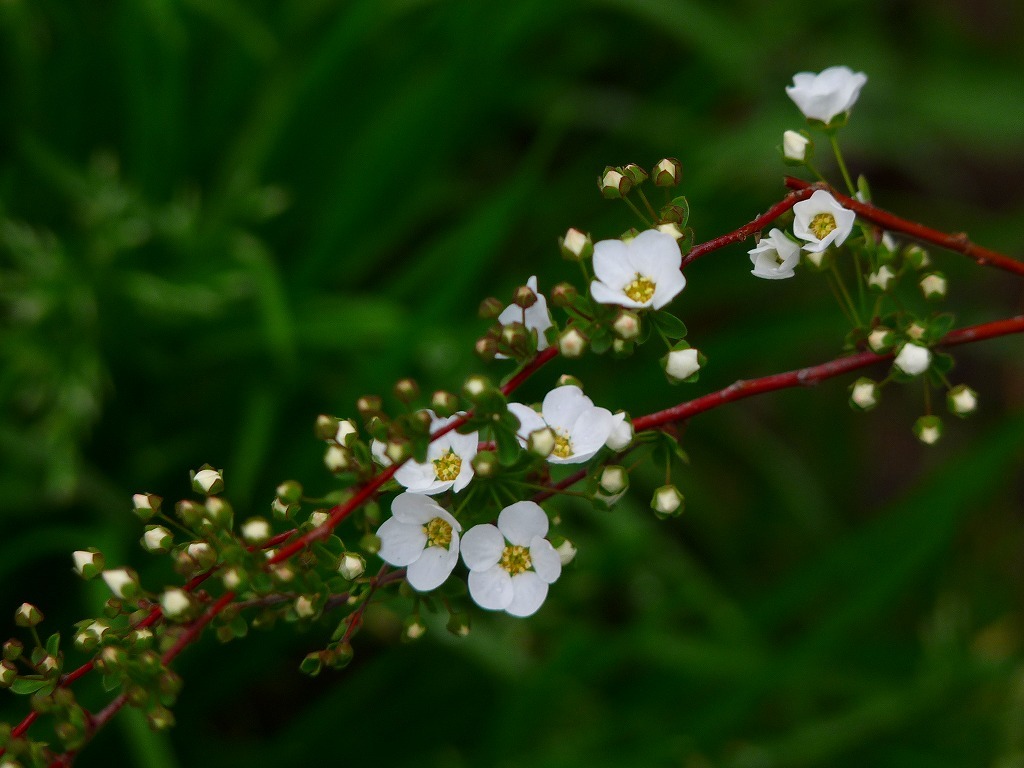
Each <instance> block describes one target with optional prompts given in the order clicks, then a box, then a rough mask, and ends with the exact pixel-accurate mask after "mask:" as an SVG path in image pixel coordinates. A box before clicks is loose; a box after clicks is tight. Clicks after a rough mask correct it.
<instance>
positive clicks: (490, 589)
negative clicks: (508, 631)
mask: <svg viewBox="0 0 1024 768" xmlns="http://www.w3.org/2000/svg"><path fill="white" fill-rule="evenodd" d="M547 532H548V516H547V515H546V514H545V513H544V510H543V509H541V508H540V506H539V505H538V504H536V503H534V502H532V501H517V502H516V503H515V504H512V505H511V506H508V507H505V508H504V509H503V510H501V513H500V514H499V515H498V524H497V525H496V526H495V525H490V524H483V525H475V526H473V527H472V528H470V529H469V530H468V531H466V535H465V536H464V537H463V539H462V560H463V562H465V564H466V567H467V568H469V594H470V596H471V597H472V598H473V600H474V601H475V602H476V604H477V605H479V606H480V607H481V608H486V609H488V610H492V611H505V612H506V613H509V614H511V615H512V616H530V615H532V614H534V613H536V612H537V610H538V609H539V608H540V607H541V605H542V604H543V603H544V599H545V598H546V597H547V594H548V585H549V584H553V583H554V582H555V580H556V579H558V577H559V576H560V575H561V573H562V562H561V558H560V557H559V554H558V552H556V551H555V548H554V547H553V546H551V542H549V541H548V540H547V539H546V538H545V536H547Z"/></svg>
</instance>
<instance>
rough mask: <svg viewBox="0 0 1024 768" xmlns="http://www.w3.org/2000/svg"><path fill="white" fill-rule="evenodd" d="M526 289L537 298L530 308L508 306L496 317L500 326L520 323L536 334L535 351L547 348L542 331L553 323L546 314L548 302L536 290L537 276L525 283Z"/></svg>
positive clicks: (497, 355)
mask: <svg viewBox="0 0 1024 768" xmlns="http://www.w3.org/2000/svg"><path fill="white" fill-rule="evenodd" d="M526 287H527V288H529V289H530V290H531V291H533V292H534V294H536V296H537V301H536V302H534V304H533V306H532V307H527V308H526V309H523V308H522V307H520V306H518V305H516V304H509V305H508V306H507V307H505V309H503V310H502V311H501V314H500V315H498V322H499V323H501V324H502V325H509V324H510V323H522V324H523V325H525V326H526V327H527V329H529V330H531V331H536V332H537V351H538V352H540V351H541V350H544V349H547V348H548V340H547V338H545V336H544V331H546V330H547V329H548V328H550V327H551V326H552V325H553V323H552V322H551V314H550V313H549V312H548V300H547V299H546V298H545V297H544V294H543V293H540V292H539V291H538V290H537V276H536V275H533V276H531V277H530V279H529V280H527V281H526ZM495 357H498V358H505V357H507V355H502V354H500V353H499V354H496V355H495Z"/></svg>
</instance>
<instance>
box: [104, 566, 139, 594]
mask: <svg viewBox="0 0 1024 768" xmlns="http://www.w3.org/2000/svg"><path fill="white" fill-rule="evenodd" d="M103 581H104V582H106V584H107V587H109V588H110V591H111V592H112V593H113V594H114V596H115V597H120V598H121V599H123V600H131V599H132V598H133V597H135V595H136V594H137V593H138V589H139V583H138V579H137V578H136V576H135V573H134V572H133V571H131V570H129V569H128V568H114V569H113V570H109V571H104V572H103Z"/></svg>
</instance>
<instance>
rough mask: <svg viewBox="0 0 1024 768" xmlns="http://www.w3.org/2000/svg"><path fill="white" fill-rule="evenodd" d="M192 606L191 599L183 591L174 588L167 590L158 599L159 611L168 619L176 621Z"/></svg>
mask: <svg viewBox="0 0 1024 768" xmlns="http://www.w3.org/2000/svg"><path fill="white" fill-rule="evenodd" d="M191 605H192V599H191V598H190V597H189V596H188V593H187V592H186V591H185V590H183V589H178V588H177V587H174V588H172V589H168V590H167V591H166V592H164V593H163V595H161V597H160V610H161V611H163V614H164V616H166V617H167V618H169V619H176V618H178V617H179V616H182V615H183V614H184V613H185V612H186V611H187V610H188V609H189V606H191Z"/></svg>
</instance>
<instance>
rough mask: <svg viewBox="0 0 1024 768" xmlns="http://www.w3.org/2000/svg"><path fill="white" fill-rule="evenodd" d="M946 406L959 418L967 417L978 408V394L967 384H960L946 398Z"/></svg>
mask: <svg viewBox="0 0 1024 768" xmlns="http://www.w3.org/2000/svg"><path fill="white" fill-rule="evenodd" d="M946 404H947V405H948V406H949V410H950V411H951V412H952V413H955V414H956V415H957V416H966V415H968V414H969V413H974V411H975V410H977V408H978V393H977V392H975V391H974V390H973V389H971V388H970V387H968V386H967V385H966V384H959V385H957V386H955V387H953V388H952V389H951V390H949V394H948V395H947V396H946Z"/></svg>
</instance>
